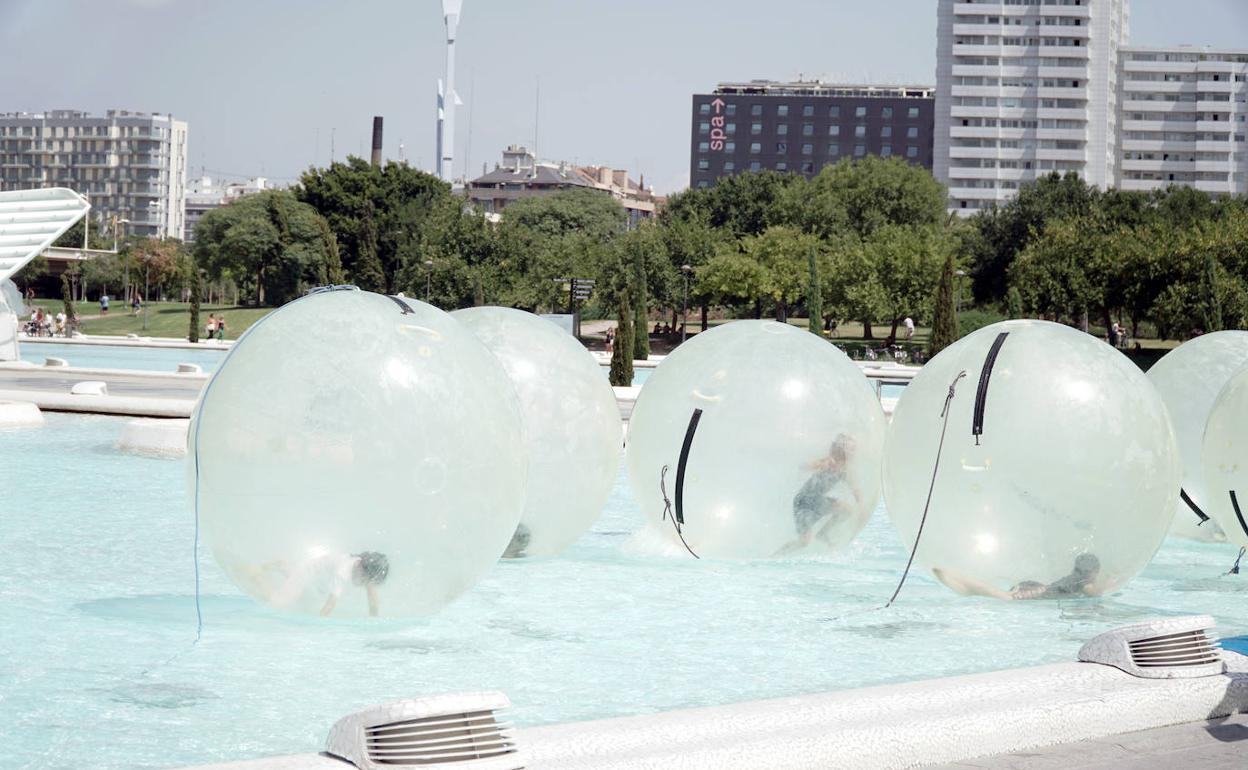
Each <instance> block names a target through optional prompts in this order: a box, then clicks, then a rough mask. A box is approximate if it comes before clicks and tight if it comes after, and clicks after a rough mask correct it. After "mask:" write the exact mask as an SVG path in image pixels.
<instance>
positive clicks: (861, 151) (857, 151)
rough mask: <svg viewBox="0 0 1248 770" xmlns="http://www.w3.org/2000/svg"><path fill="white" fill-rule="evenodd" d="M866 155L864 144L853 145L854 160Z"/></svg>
mask: <svg viewBox="0 0 1248 770" xmlns="http://www.w3.org/2000/svg"><path fill="white" fill-rule="evenodd" d="M866 154H867V146H866V145H865V144H855V145H854V157H855V158H861V157H862V156H863V155H866Z"/></svg>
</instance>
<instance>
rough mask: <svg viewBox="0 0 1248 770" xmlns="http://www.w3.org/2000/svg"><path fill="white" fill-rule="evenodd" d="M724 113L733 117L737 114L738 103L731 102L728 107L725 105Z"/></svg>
mask: <svg viewBox="0 0 1248 770" xmlns="http://www.w3.org/2000/svg"><path fill="white" fill-rule="evenodd" d="M724 114H726V115H728V116H729V117H732V116H733V115H736V114H737V105H735V104H730V105H728V106H727V107H725V108H724Z"/></svg>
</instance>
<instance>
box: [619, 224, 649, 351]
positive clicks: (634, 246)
mask: <svg viewBox="0 0 1248 770" xmlns="http://www.w3.org/2000/svg"><path fill="white" fill-rule="evenodd" d="M634 232H639V231H634ZM629 235H632V233H630V234H629ZM622 240H624V242H625V243H628V244H629V245H630V247H631V248H630V249H629V250H630V251H631V252H632V254H631V256H632V259H631V262H632V268H633V296H632V297H631V298H630V301H631V303H632V305H633V357H634V358H636V359H638V360H641V361H644V360H646V359H647V358H649V357H650V302H649V300H650V284H649V282H648V281H647V280H646V239H645V238H642V237H639V236H634V237H631V238H630V237H629V236H628V235H626V236H624V238H623V239H622Z"/></svg>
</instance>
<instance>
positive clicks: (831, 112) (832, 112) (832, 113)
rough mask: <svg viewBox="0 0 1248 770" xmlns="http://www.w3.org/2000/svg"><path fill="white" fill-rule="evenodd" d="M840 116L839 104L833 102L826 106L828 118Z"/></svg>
mask: <svg viewBox="0 0 1248 770" xmlns="http://www.w3.org/2000/svg"><path fill="white" fill-rule="evenodd" d="M840 116H841V108H840V106H839V105H836V104H834V105H832V106H831V107H829V108H828V117H829V118H839V117H840Z"/></svg>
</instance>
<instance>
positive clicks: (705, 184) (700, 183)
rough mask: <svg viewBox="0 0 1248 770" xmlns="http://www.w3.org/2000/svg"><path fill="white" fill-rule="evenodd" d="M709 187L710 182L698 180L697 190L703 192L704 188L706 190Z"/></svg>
mask: <svg viewBox="0 0 1248 770" xmlns="http://www.w3.org/2000/svg"><path fill="white" fill-rule="evenodd" d="M710 186H711V183H710V182H708V181H706V180H705V179H699V180H698V189H699V190H705V189H706V188H708V187H710Z"/></svg>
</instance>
